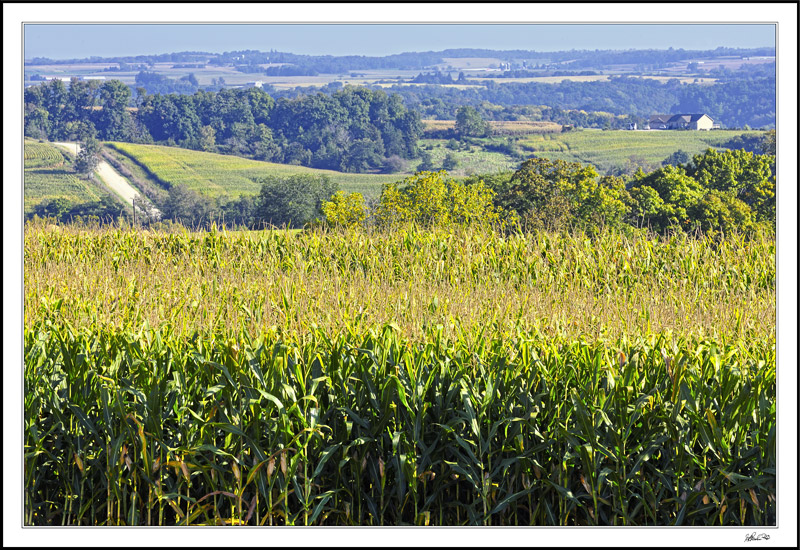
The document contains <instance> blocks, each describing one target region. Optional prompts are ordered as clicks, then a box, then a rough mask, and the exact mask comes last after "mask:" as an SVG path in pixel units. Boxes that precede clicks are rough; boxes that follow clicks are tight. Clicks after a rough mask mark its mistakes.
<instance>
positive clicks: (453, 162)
mask: <svg viewBox="0 0 800 550" xmlns="http://www.w3.org/2000/svg"><path fill="white" fill-rule="evenodd" d="M457 167H458V159H457V158H456V156H455V155H454V154H453V153H447V155H445V157H444V160H443V161H442V168H444V169H445V170H454V169H455V168H457Z"/></svg>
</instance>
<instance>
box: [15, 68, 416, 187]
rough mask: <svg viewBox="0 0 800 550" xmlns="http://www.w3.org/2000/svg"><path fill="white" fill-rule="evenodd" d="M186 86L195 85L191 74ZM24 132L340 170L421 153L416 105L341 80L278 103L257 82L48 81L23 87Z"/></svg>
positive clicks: (375, 165) (373, 166)
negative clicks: (155, 90) (184, 90)
mask: <svg viewBox="0 0 800 550" xmlns="http://www.w3.org/2000/svg"><path fill="white" fill-rule="evenodd" d="M189 84H192V83H191V82H189ZM25 135H26V136H29V137H33V138H37V139H49V140H52V141H55V140H82V139H85V138H86V137H87V136H93V137H96V138H97V139H99V140H101V141H128V142H134V143H157V144H165V145H177V146H180V147H184V148H187V149H195V150H202V151H208V152H216V153H224V154H234V155H240V156H244V157H250V158H254V159H258V160H264V161H272V162H279V163H286V164H299V165H303V166H311V167H314V168H326V169H331V170H338V171H344V172H365V171H374V170H380V169H383V168H385V167H392V166H396V164H397V163H396V159H403V158H405V159H409V158H414V157H415V156H417V154H418V151H417V140H418V139H419V137H420V136H421V135H422V122H421V117H420V115H419V113H417V112H415V111H413V110H410V109H407V108H406V107H405V105H404V103H403V101H402V99H401V98H400V97H399V96H397V95H394V94H392V95H388V94H386V93H385V92H383V91H382V90H370V89H367V88H356V87H349V86H348V87H345V88H343V89H340V90H338V91H336V92H334V93H331V94H323V93H317V94H313V95H303V96H299V97H296V98H280V99H278V100H277V101H276V100H275V99H273V97H272V96H270V95H269V94H268V93H267V92H265V91H263V90H260V89H258V88H246V89H226V90H220V91H219V92H211V91H203V90H198V91H196V92H195V93H193V94H191V95H186V94H165V95H164V94H148V93H147V92H146V90H144V89H142V88H137V95H136V97H135V100H132V92H131V89H130V88H129V87H128V86H126V85H125V84H123V83H122V82H120V81H117V80H111V81H107V82H103V83H98V82H97V81H79V80H77V79H73V80H72V82H71V83H70V85H69V86H66V85H65V84H64V83H63V82H61V81H51V82H47V83H44V84H41V85H38V86H31V87H29V88H27V89H26V90H25Z"/></svg>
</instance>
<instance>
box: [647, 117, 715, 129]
mask: <svg viewBox="0 0 800 550" xmlns="http://www.w3.org/2000/svg"><path fill="white" fill-rule="evenodd" d="M648 125H649V126H650V129H651V130H711V129H712V128H719V125H718V124H714V120H713V119H712V118H711V117H710V116H708V115H707V114H705V113H701V114H680V115H653V116H651V117H650V121H649V123H648Z"/></svg>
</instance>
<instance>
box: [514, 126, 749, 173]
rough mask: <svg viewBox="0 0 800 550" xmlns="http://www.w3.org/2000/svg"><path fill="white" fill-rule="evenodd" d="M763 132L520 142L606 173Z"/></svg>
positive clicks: (598, 134)
mask: <svg viewBox="0 0 800 550" xmlns="http://www.w3.org/2000/svg"><path fill="white" fill-rule="evenodd" d="M761 134H762V132H742V131H738V130H714V131H711V132H698V131H627V130H609V131H602V130H592V129H586V130H581V131H578V132H568V133H564V134H549V135H546V136H531V137H528V138H526V139H523V140H521V141H520V142H519V145H520V146H521V148H522V150H523V151H524V152H526V153H533V154H536V155H537V156H547V157H549V158H557V159H562V160H567V161H572V162H582V163H584V164H592V165H594V166H596V167H597V168H598V170H599V171H600V172H601V173H602V172H604V171H605V170H608V169H610V168H611V167H613V166H614V165H620V164H624V163H625V162H626V161H627V160H628V159H630V158H631V157H641V158H642V159H644V160H645V161H646V162H648V163H651V164H654V165H660V163H661V161H663V160H664V159H665V158H667V157H668V156H669V155H671V154H672V153H674V152H675V151H677V150H679V149H681V150H684V151H686V152H688V153H689V154H692V155H694V154H697V153H701V152H703V151H705V150H706V149H707V148H709V147H711V148H721V147H722V146H723V144H724V143H725V142H726V141H728V140H730V139H732V138H733V137H736V136H740V135H741V136H749V135H761Z"/></svg>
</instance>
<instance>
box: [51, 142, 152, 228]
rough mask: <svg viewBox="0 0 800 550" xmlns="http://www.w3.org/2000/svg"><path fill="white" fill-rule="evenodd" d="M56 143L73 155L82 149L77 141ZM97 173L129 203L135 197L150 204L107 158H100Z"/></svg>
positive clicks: (131, 204)
mask: <svg viewBox="0 0 800 550" xmlns="http://www.w3.org/2000/svg"><path fill="white" fill-rule="evenodd" d="M54 145H58V146H59V147H62V148H64V149H66V150H67V151H69V152H70V153H72V154H73V155H77V154H78V151H80V145H78V144H77V143H71V142H55V143H54ZM95 173H96V174H97V175H98V176H100V179H102V180H103V183H105V184H106V185H107V186H108V188H109V189H111V190H112V191H114V192H115V193H116V194H117V195H119V196H120V197H121V198H122V199H123V200H124V201H125V202H126V203H127V204H128V205H130V206H133V202H134V199H135V200H136V201H137V202H139V204H150V201H148V200H147V199H145V198H143V197H142V195H141V194H140V193H139V192H138V191H137V190H136V189H134V188H133V187H131V184H130V183H128V180H126V179H125V178H124V177H122V176H121V175H120V174H119V172H117V171H116V170H114V168H113V167H112V166H111V165H110V164H109V163H108V162H106V161H105V160H102V159H101V160H100V163H99V164H98V165H97V168H96V169H95ZM154 210H155V212H156V215H157V216H158V215H160V214H161V213H160V212H159V211H158V210H157V209H154Z"/></svg>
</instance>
